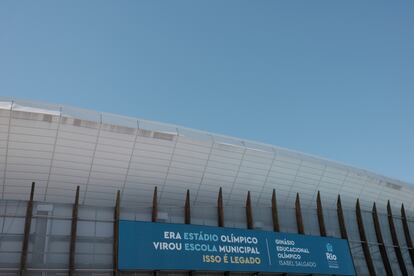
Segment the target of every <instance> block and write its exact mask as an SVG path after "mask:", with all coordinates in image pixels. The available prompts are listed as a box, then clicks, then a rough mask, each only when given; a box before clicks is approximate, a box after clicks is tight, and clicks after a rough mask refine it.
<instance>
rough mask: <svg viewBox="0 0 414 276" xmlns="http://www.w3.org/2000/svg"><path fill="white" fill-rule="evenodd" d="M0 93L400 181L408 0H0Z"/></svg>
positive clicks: (412, 42) (411, 43)
mask: <svg viewBox="0 0 414 276" xmlns="http://www.w3.org/2000/svg"><path fill="white" fill-rule="evenodd" d="M0 95H3V96H12V97H15V98H21V99H31V100H39V101H46V102H51V103H61V104H66V105H73V106H77V107H84V108H88V109H94V110H99V111H105V112H112V113H118V114H124V115H128V116H134V117H139V118H145V119H151V120H157V121H162V122H168V123H175V124H179V125H183V126H187V127H192V128H197V129H201V130H206V131H210V132H216V133H221V134H227V135H231V136H236V137H240V138H245V139H251V140H257V141H261V142H265V143H270V144H274V145H277V146H282V147H287V148H290V149H294V150H299V151H303V152H306V153H311V154H315V155H319V156H322V157H326V158H329V159H333V160H337V161H340V162H344V163H347V164H350V165H354V166H357V167H362V168H365V169H368V170H371V171H374V172H378V173H380V174H384V175H387V176H391V177H395V178H398V179H401V180H405V181H408V182H410V183H413V184H414V1H316V0H315V1H270V0H267V1H251V0H249V1H243V0H237V1H222V0H220V1H212V0H208V1H206V0H204V1H101V0H99V1H97V0H95V1H93V0H91V1H83V0H82V1H5V0H3V1H0Z"/></svg>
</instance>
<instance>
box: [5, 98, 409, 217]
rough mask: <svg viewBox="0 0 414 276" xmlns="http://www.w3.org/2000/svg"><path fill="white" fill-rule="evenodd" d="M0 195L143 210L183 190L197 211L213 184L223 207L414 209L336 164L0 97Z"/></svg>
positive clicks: (394, 191) (172, 200) (212, 198)
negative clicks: (297, 203) (248, 202)
mask: <svg viewBox="0 0 414 276" xmlns="http://www.w3.org/2000/svg"><path fill="white" fill-rule="evenodd" d="M0 177H1V178H0V187H1V190H0V193H1V196H2V198H3V199H27V198H28V195H29V192H30V188H29V187H30V184H31V182H32V181H35V182H36V194H35V200H46V201H50V202H68V203H72V202H73V199H74V193H75V190H76V186H77V185H79V186H80V188H81V202H82V203H84V204H90V205H105V206H106V205H113V204H114V198H115V193H116V191H117V190H121V193H122V201H121V202H122V204H123V205H124V206H135V205H140V206H142V205H148V206H150V204H151V201H152V193H153V189H154V186H158V190H159V197H160V201H159V202H160V204H165V205H176V206H182V205H183V203H184V196H185V190H186V189H190V192H191V199H192V201H193V204H196V205H205V204H207V205H215V204H216V201H217V193H218V190H219V187H222V188H223V195H224V201H225V204H227V205H244V203H245V199H246V194H247V191H251V196H252V202H253V204H256V205H265V206H269V205H270V198H271V193H272V190H273V188H275V189H276V192H277V195H278V204H279V205H283V206H291V207H293V206H294V205H293V202H294V199H295V196H296V192H299V193H300V196H301V203H302V208H306V207H307V206H314V205H315V199H316V194H317V191H318V190H320V191H321V195H322V199H323V202H324V205H325V206H326V207H334V206H335V204H336V197H337V195H338V194H341V198H342V202H343V204H344V205H349V206H350V205H352V206H354V204H355V200H356V198H360V199H361V204H362V206H365V207H366V208H371V207H372V203H373V202H374V201H376V202H378V204H379V205H381V204H382V205H384V206H385V204H386V201H387V200H391V203H392V204H393V205H395V206H398V207H399V206H400V204H401V203H402V202H403V203H404V204H405V206H406V208H407V209H409V210H410V209H411V210H412V209H414V197H413V195H414V193H413V192H414V186H412V185H411V184H409V183H405V182H402V181H399V180H396V179H391V178H388V177H385V176H381V175H378V174H375V173H372V172H368V171H366V170H363V169H358V168H354V167H351V166H348V165H344V164H340V163H338V162H333V161H329V160H326V159H323V158H319V157H315V156H311V155H307V154H303V153H299V152H296V151H291V150H288V149H284V148H280V147H276V146H271V145H266V144H261V143H256V142H251V141H246V140H242V139H237V138H232V137H227V136H222V135H217V134H211V133H207V132H202V131H197V130H192V129H188V128H184V127H178V126H175V125H169V124H162V123H158V122H152V121H147V120H141V119H136V118H130V117H123V116H118V115H113V114H107V113H99V112H95V111H89V110H83V109H78V108H73V107H67V106H59V105H50V104H43V103H35V102H30V101H20V100H18V101H12V100H10V99H0Z"/></svg>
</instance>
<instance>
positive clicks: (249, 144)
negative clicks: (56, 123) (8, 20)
mask: <svg viewBox="0 0 414 276" xmlns="http://www.w3.org/2000/svg"><path fill="white" fill-rule="evenodd" d="M0 109H3V110H4V109H9V110H13V111H24V112H32V113H40V114H48V115H52V116H63V117H70V118H75V119H80V120H84V121H90V122H94V123H104V124H108V125H113V126H121V127H125V128H132V129H143V130H151V131H157V132H159V133H163V134H170V135H171V134H172V135H175V136H186V137H188V138H192V139H195V140H204V141H205V140H209V141H213V142H215V143H220V144H224V145H229V146H234V147H242V148H248V149H251V150H257V151H264V152H274V153H277V152H283V153H284V154H288V155H294V156H298V157H301V158H305V159H307V160H309V161H316V162H320V163H329V165H331V166H335V167H340V168H345V169H348V170H353V171H357V172H359V173H362V174H365V175H367V176H371V177H373V178H378V179H380V180H382V181H385V182H387V184H389V185H391V186H395V185H397V186H396V187H395V188H398V185H399V186H408V187H410V188H413V187H414V185H413V184H412V183H409V182H406V181H402V180H399V179H396V178H393V177H388V176H384V175H381V174H379V173H376V172H373V171H370V170H366V169H363V168H358V167H355V166H353V165H349V164H346V163H342V162H339V161H335V160H330V159H328V158H324V157H321V156H317V155H313V154H308V153H304V152H300V151H297V150H291V149H288V148H284V147H280V146H275V145H270V144H266V143H261V142H256V141H251V140H248V139H241V138H236V137H232V136H227V135H221V134H216V133H211V132H207V131H202V130H197V129H192V128H187V127H183V126H179V125H175V124H168V123H162V122H156V121H151V120H146V119H139V118H133V117H128V116H123V115H117V114H113V113H106V112H98V111H94V110H89V109H84V108H77V107H72V106H67V105H60V104H49V103H43V102H37V101H32V100H22V99H14V98H12V97H0Z"/></svg>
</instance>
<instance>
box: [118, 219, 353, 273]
mask: <svg viewBox="0 0 414 276" xmlns="http://www.w3.org/2000/svg"><path fill="white" fill-rule="evenodd" d="M118 257H119V260H118V261H119V265H118V268H119V269H121V270H203V271H204V270H218V271H245V272H247V271H253V272H288V273H289V272H290V273H309V274H335V275H355V270H354V265H353V261H352V257H351V254H350V251H349V244H348V241H347V240H343V239H337V238H325V237H318V236H307V235H297V234H287V233H277V232H268V231H256V230H244V229H235V228H220V227H210V226H200V225H189V224H167V223H153V222H140V221H120V223H119V255H118Z"/></svg>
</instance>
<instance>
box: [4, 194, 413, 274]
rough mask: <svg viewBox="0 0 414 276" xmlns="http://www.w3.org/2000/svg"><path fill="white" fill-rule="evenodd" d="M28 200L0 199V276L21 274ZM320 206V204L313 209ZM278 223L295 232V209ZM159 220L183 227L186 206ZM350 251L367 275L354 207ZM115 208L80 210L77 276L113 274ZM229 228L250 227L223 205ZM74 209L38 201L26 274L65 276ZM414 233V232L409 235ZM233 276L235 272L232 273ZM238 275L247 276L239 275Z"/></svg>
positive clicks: (261, 224)
mask: <svg viewBox="0 0 414 276" xmlns="http://www.w3.org/2000/svg"><path fill="white" fill-rule="evenodd" d="M26 206H27V202H25V201H14V200H0V275H18V272H19V264H20V255H21V250H22V240H23V232H24V219H25V213H26ZM315 206H316V205H315ZM378 207H379V220H380V224H381V231H382V235H383V237H384V240H385V245H386V251H387V254H388V258H389V259H390V263H391V266H392V270H393V272H394V275H402V274H401V271H400V268H399V265H398V262H397V257H396V255H395V252H394V248H393V245H392V240H391V234H390V229H389V224H388V216H387V214H386V213H385V212H384V210H385V203H384V205H381V204H378ZM151 210H152V208H151V206H147V205H146V206H141V207H136V208H134V209H128V208H121V214H120V216H121V219H127V220H142V221H150V220H151ZM393 211H394V214H393V215H394V217H393V220H394V223H395V226H396V229H397V234H398V239H399V243H400V247H401V250H402V253H403V257H404V262H405V265H406V267H407V269H408V273H409V275H414V267H413V264H412V263H411V260H410V258H409V253H408V248H407V245H406V241H405V236H404V233H403V228H402V221H401V217H400V216H399V210H393ZM278 213H279V221H280V227H281V231H282V232H291V233H297V226H296V217H295V209H294V208H279V209H278ZM302 213H303V218H304V225H305V233H306V234H310V235H319V226H318V220H317V213H316V207H315V208H306V209H303V210H302ZM158 214H159V218H161V219H162V220H163V221H165V222H168V223H183V221H184V208H183V207H172V206H159V212H158ZM344 215H345V220H346V228H347V231H348V236H349V241H350V247H351V252H352V255H353V259H354V263H355V266H356V271H357V273H358V275H369V274H368V270H367V265H366V262H365V258H364V254H363V252H362V246H361V242H360V235H359V232H358V226H357V223H356V214H355V209H346V210H344ZM113 216H114V208H111V207H94V206H87V205H80V206H79V214H78V232H77V238H76V256H75V260H76V271H77V272H76V275H102V276H103V275H108V276H109V275H112V267H113V264H112V261H113V259H112V248H113V247H112V246H113ZM224 216H225V226H226V227H236V228H246V213H245V209H244V208H242V207H235V206H225V209H224ZM191 217H192V221H191V222H192V223H193V224H200V225H210V226H216V225H217V208H216V207H215V206H203V207H200V206H198V207H195V206H193V208H192V209H191ZM362 217H363V221H364V226H365V231H366V234H367V239H368V244H369V249H370V252H371V255H372V259H373V262H374V265H375V270H376V272H377V275H386V273H385V269H384V266H383V263H382V259H381V255H380V252H379V249H378V243H377V238H376V235H375V230H374V226H373V218H372V212H371V211H370V210H363V211H362ZM71 219H72V205H71V204H51V203H45V202H35V203H34V208H33V214H32V226H31V231H30V239H29V249H28V259H27V267H28V272H27V274H26V275H42V276H43V275H67V271H68V270H67V269H68V264H69V241H70V231H71ZM324 219H325V224H326V227H327V235H328V236H333V237H340V230H339V224H338V218H337V212H336V209H330V208H325V209H324ZM253 220H254V223H255V226H256V227H255V228H256V229H259V230H267V231H272V229H273V225H272V219H271V208H270V206H269V207H268V208H266V207H262V206H261V207H254V208H253ZM409 226H410V230H411V231H414V220H411V219H409ZM411 234H414V233H413V232H411ZM122 274H125V275H130V274H137V275H142V276H144V275H152V274H151V273H148V272H139V273H122ZM159 274H160V276H163V275H177V276H178V275H179V276H181V275H187V274H186V273H177V272H175V273H172V272H160V273H159ZM204 274H208V275H216V274H217V275H222V274H220V273H202V272H197V275H204ZM232 275H233V274H232ZM237 275H243V274H240V273H238V274H237Z"/></svg>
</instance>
